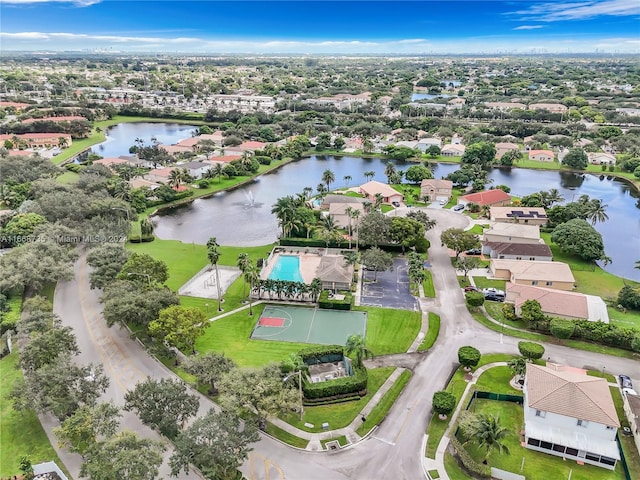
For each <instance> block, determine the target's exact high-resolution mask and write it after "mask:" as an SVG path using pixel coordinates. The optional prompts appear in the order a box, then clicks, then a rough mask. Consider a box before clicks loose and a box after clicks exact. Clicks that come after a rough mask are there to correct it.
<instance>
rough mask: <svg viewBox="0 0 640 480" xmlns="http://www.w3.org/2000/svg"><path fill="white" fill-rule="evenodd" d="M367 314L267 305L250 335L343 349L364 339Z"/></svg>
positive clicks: (254, 337)
mask: <svg viewBox="0 0 640 480" xmlns="http://www.w3.org/2000/svg"><path fill="white" fill-rule="evenodd" d="M366 331H367V312H352V311H345V310H325V309H319V308H304V307H290V306H288V305H287V306H285V305H267V306H266V307H264V310H263V311H262V314H261V315H260V318H259V319H258V321H257V323H256V326H255V327H254V329H253V332H251V338H253V339H255V340H277V341H279V342H298V343H320V344H323V345H333V344H336V345H344V344H345V343H346V341H347V338H349V336H350V335H354V334H357V335H363V336H364V335H365V334H366Z"/></svg>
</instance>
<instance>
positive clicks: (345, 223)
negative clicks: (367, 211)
mask: <svg viewBox="0 0 640 480" xmlns="http://www.w3.org/2000/svg"><path fill="white" fill-rule="evenodd" d="M349 208H350V209H351V210H355V211H358V212H360V216H359V217H358V219H357V220H355V219H353V218H352V219H351V220H349V215H347V209H349ZM329 215H331V216H332V217H333V219H334V221H335V223H336V225H338V226H339V227H340V228H348V227H349V225H350V224H351V226H352V227H353V226H354V225H356V223H359V222H360V220H362V217H364V205H363V204H362V203H336V202H333V203H330V204H329ZM349 222H351V223H349Z"/></svg>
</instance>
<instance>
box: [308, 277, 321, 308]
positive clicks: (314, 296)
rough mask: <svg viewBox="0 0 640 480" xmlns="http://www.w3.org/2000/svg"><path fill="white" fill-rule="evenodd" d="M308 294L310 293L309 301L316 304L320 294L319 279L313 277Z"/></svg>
mask: <svg viewBox="0 0 640 480" xmlns="http://www.w3.org/2000/svg"><path fill="white" fill-rule="evenodd" d="M309 292H310V293H311V301H313V302H316V301H317V300H318V296H319V295H320V293H321V292H322V280H320V278H318V277H315V278H314V279H313V280H311V284H310V285H309Z"/></svg>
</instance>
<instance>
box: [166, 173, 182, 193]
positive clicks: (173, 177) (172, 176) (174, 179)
mask: <svg viewBox="0 0 640 480" xmlns="http://www.w3.org/2000/svg"><path fill="white" fill-rule="evenodd" d="M181 183H182V174H181V173H180V169H178V168H174V169H173V170H171V172H170V173H169V185H170V186H171V187H174V188H177V187H179V186H180V184H181Z"/></svg>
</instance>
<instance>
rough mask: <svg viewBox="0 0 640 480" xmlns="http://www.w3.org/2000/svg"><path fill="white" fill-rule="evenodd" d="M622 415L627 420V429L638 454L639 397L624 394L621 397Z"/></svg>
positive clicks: (639, 436)
mask: <svg viewBox="0 0 640 480" xmlns="http://www.w3.org/2000/svg"><path fill="white" fill-rule="evenodd" d="M622 400H623V403H624V413H625V415H626V416H627V420H629V429H630V430H631V434H632V435H633V440H634V441H635V443H636V448H637V449H638V452H639V453H640V396H638V395H632V394H630V393H624V394H623V395H622Z"/></svg>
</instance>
